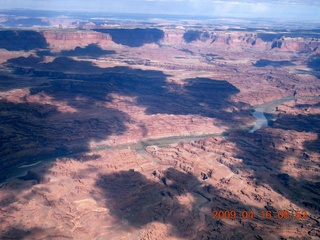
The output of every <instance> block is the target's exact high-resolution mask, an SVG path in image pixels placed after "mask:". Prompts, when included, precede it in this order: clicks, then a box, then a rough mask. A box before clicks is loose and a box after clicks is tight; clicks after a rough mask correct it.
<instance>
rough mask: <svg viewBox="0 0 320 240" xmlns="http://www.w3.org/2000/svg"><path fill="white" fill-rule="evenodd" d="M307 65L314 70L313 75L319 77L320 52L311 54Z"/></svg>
mask: <svg viewBox="0 0 320 240" xmlns="http://www.w3.org/2000/svg"><path fill="white" fill-rule="evenodd" d="M307 66H308V67H309V68H311V69H312V70H313V71H314V75H315V76H316V77H317V78H320V54H317V55H314V56H311V57H310V58H309V60H308V62H307Z"/></svg>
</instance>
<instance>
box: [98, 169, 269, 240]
mask: <svg viewBox="0 0 320 240" xmlns="http://www.w3.org/2000/svg"><path fill="white" fill-rule="evenodd" d="M154 178H155V179H156V178H158V179H159V180H160V181H156V180H152V179H148V178H146V177H145V176H144V175H142V174H141V173H139V172H136V171H134V170H129V171H119V172H116V173H112V174H104V175H100V176H99V178H98V180H97V182H96V186H97V187H99V188H100V189H101V190H102V196H101V194H97V195H94V197H95V198H96V199H99V200H100V199H101V197H102V198H105V199H106V207H107V208H108V209H110V212H111V215H112V216H113V217H114V218H115V219H116V221H119V222H123V220H126V221H127V222H128V224H129V225H130V226H133V227H135V228H140V227H143V226H145V225H147V224H149V223H152V222H160V223H163V224H169V225H170V235H171V236H175V237H179V238H187V239H219V238H221V237H222V236H225V235H228V236H229V237H231V238H230V239H233V238H234V239H245V238H246V237H248V236H251V237H253V236H254V235H255V234H256V235H257V237H258V233H255V232H254V229H255V227H254V225H252V222H251V221H249V222H246V223H243V222H242V221H241V220H240V221H239V219H240V216H241V213H242V211H243V210H248V206H246V205H244V204H242V203H241V201H240V198H238V197H237V196H235V195H233V194H232V193H231V192H229V191H228V190H227V189H226V190H219V189H217V188H215V187H214V186H212V185H210V184H203V183H202V182H200V181H199V180H198V178H197V177H195V176H194V175H192V174H187V173H183V172H181V171H178V170H176V169H174V168H169V169H167V170H166V171H165V172H163V173H159V172H154ZM222 191H223V192H224V193H225V194H229V197H228V198H225V197H223V196H221V193H222ZM187 196H189V197H190V198H191V199H193V202H192V203H191V205H190V207H188V206H187V205H184V204H182V203H181V202H180V201H179V200H178V198H183V197H187ZM208 204H209V205H210V206H212V207H211V208H210V209H211V210H209V211H210V212H205V211H204V210H202V207H205V206H208ZM226 208H227V209H235V210H236V212H237V216H238V219H236V220H235V222H237V223H234V226H232V227H231V226H230V227H231V228H232V229H231V230H230V229H229V231H230V232H229V233H226V232H224V230H223V228H224V227H226V226H228V223H223V222H222V221H220V220H217V219H212V216H213V214H210V213H211V211H213V210H225V209H226ZM251 209H252V210H254V211H255V212H260V211H261V210H263V209H258V208H251ZM206 211H207V209H206ZM248 225H252V228H251V229H252V231H251V232H247V233H246V235H245V234H241V231H239V229H241V227H243V226H248ZM237 228H238V229H237ZM227 229H228V228H227ZM232 232H233V233H234V234H232ZM232 235H233V236H232Z"/></svg>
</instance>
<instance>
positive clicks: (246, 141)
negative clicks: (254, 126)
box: [228, 103, 320, 214]
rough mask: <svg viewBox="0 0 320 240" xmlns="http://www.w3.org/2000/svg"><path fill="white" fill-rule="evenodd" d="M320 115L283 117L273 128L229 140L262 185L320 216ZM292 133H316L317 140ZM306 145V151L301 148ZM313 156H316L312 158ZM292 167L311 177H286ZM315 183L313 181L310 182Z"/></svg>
mask: <svg viewBox="0 0 320 240" xmlns="http://www.w3.org/2000/svg"><path fill="white" fill-rule="evenodd" d="M316 106H319V103H318V104H315V105H309V104H303V105H297V107H299V108H301V107H303V108H307V107H316ZM319 126H320V114H304V115H302V114H299V115H297V116H293V115H290V114H281V115H279V116H278V118H277V120H276V121H275V122H274V124H273V126H272V128H270V129H261V130H259V131H257V132H255V133H254V134H250V133H247V132H238V134H235V135H234V136H235V137H232V136H230V137H229V138H228V140H230V141H232V142H234V143H236V144H237V149H238V151H239V152H237V157H238V158H241V159H243V165H241V166H239V169H240V170H241V168H243V167H250V168H252V169H253V170H254V171H253V177H254V178H256V179H257V183H258V184H267V185H268V186H270V187H271V188H272V189H273V190H275V191H276V192H278V193H279V194H281V195H282V196H284V197H285V198H287V199H289V200H290V201H291V202H293V203H295V204H296V205H298V206H299V207H301V210H307V211H308V212H309V213H312V214H319V213H320V207H319V201H320V194H319V193H320V181H319V177H316V176H317V175H318V176H319V173H318V171H319V159H317V156H318V155H317V154H318V153H319V151H320V138H319V137H320V128H319ZM292 133H295V134H298V135H299V133H301V135H303V134H304V135H305V134H308V133H315V135H316V138H315V139H314V140H305V137H304V136H301V139H299V137H297V136H295V135H292ZM299 144H301V145H302V148H301V147H299ZM312 155H313V156H312ZM287 159H290V164H291V165H292V167H293V168H295V169H301V170H303V171H304V172H308V173H310V175H308V176H304V175H301V174H300V175H296V174H295V173H294V172H292V175H291V174H287V173H286V170H287V169H286V168H288V167H290V165H288V163H287V161H286V160H287ZM309 179H312V180H309Z"/></svg>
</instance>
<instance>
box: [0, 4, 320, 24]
mask: <svg viewBox="0 0 320 240" xmlns="http://www.w3.org/2000/svg"><path fill="white" fill-rule="evenodd" d="M12 8H28V9H33V10H39V9H43V10H66V11H90V12H95V11H99V12H106V13H148V14H174V15H196V16H210V17H247V18H257V17H259V18H261V17H262V18H290V19H316V20H319V21H320V0H0V9H12Z"/></svg>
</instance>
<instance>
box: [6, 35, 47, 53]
mask: <svg viewBox="0 0 320 240" xmlns="http://www.w3.org/2000/svg"><path fill="white" fill-rule="evenodd" d="M48 46H49V45H48V43H47V40H46V39H45V37H44V36H43V35H42V34H41V33H39V32H36V31H31V30H19V31H15V30H3V31H0V48H4V49H7V50H8V51H21V50H23V51H29V50H32V49H39V48H47V47H48Z"/></svg>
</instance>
